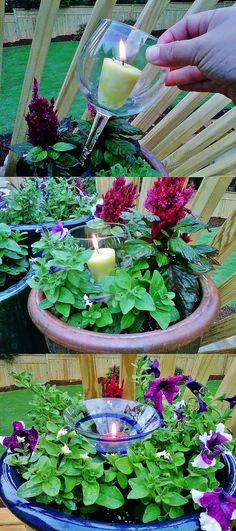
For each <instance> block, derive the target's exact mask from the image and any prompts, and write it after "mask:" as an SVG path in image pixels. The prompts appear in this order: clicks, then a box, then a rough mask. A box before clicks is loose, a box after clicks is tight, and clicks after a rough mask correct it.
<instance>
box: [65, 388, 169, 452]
mask: <svg viewBox="0 0 236 531" xmlns="http://www.w3.org/2000/svg"><path fill="white" fill-rule="evenodd" d="M64 419H65V421H66V423H67V424H68V426H70V427H71V428H72V429H74V430H75V431H76V432H77V433H78V434H80V435H81V436H82V437H84V438H85V439H86V440H87V441H88V442H90V444H92V446H94V447H95V448H96V450H97V451H98V452H99V453H100V454H102V455H105V454H109V453H120V454H121V455H123V454H125V453H126V452H127V449H128V447H129V446H130V444H132V443H134V442H138V441H142V440H144V439H145V438H146V437H148V436H149V435H151V433H153V432H154V431H156V430H157V429H159V428H161V427H162V426H163V419H162V416H161V415H160V414H159V413H158V412H157V411H156V410H155V409H154V408H153V407H151V406H147V405H146V404H141V403H139V402H136V401H131V400H124V399H121V398H95V399H90V400H84V402H83V407H82V408H81V409H80V410H76V409H75V408H74V407H73V406H71V407H69V408H68V409H66V411H65V412H64Z"/></svg>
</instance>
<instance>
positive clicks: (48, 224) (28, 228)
mask: <svg viewBox="0 0 236 531" xmlns="http://www.w3.org/2000/svg"><path fill="white" fill-rule="evenodd" d="M91 219H93V216H92V214H91V216H82V217H81V218H74V219H65V220H64V221H61V220H57V221H49V222H46V223H29V224H25V225H23V224H19V225H14V224H13V225H10V228H11V229H12V230H20V231H25V232H29V233H31V232H35V231H36V230H40V229H51V228H52V227H54V226H55V225H56V224H57V223H58V221H59V222H60V223H62V224H65V225H67V227H71V226H74V225H76V224H77V225H81V224H86V223H87V221H90V220H91Z"/></svg>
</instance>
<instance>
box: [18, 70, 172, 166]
mask: <svg viewBox="0 0 236 531" xmlns="http://www.w3.org/2000/svg"><path fill="white" fill-rule="evenodd" d="M38 90H39V86H38V83H37V81H36V80H35V81H34V85H33V96H32V100H31V102H30V105H29V112H28V114H27V115H26V122H27V125H28V142H27V143H24V144H16V145H12V146H10V149H11V150H12V151H14V153H16V154H17V155H18V156H19V157H21V158H20V161H19V162H18V165H17V174H18V175H29V176H31V175H38V176H44V175H49V176H52V175H53V176H56V177H58V176H63V177H64V176H67V177H69V176H71V175H75V176H77V175H82V174H85V175H87V174H89V175H93V176H94V175H98V176H105V175H107V172H108V175H109V176H117V175H122V176H126V175H131V176H133V177H134V176H141V177H145V176H148V177H150V176H152V175H154V176H156V175H163V176H165V175H167V174H166V170H165V168H164V166H163V164H162V163H161V162H160V161H159V160H158V159H157V158H156V157H155V156H154V155H153V154H152V153H150V152H149V151H148V150H147V149H145V148H142V147H141V146H140V144H139V142H138V140H136V138H134V137H137V136H140V135H142V134H143V132H142V131H141V130H140V129H138V128H137V127H133V126H132V125H131V124H130V123H129V122H128V121H126V120H124V119H111V120H109V122H108V124H107V126H106V128H105V129H104V131H103V133H102V135H101V136H100V138H99V140H98V142H97V144H96V146H95V148H94V150H93V152H92V154H91V155H90V156H89V157H88V159H87V161H86V165H85V166H83V167H81V166H80V165H79V158H80V155H81V153H82V149H83V146H84V144H85V142H86V140H87V137H88V135H89V133H90V130H91V127H92V124H93V119H94V112H93V108H92V107H91V105H89V111H88V113H87V112H86V113H85V115H84V119H81V120H77V121H75V120H73V119H72V118H71V117H66V118H64V119H63V120H62V121H61V122H59V120H58V118H57V111H56V110H55V109H54V100H53V99H52V100H51V101H50V102H49V101H48V100H47V99H46V98H43V97H40V96H39V95H38Z"/></svg>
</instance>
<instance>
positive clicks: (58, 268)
mask: <svg viewBox="0 0 236 531" xmlns="http://www.w3.org/2000/svg"><path fill="white" fill-rule="evenodd" d="M64 269H65V268H64V267H62V266H51V267H50V268H49V270H48V274H49V275H54V273H59V271H64Z"/></svg>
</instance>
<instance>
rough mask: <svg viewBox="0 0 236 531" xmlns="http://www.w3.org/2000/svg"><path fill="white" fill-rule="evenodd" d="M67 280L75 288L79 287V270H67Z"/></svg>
mask: <svg viewBox="0 0 236 531" xmlns="http://www.w3.org/2000/svg"><path fill="white" fill-rule="evenodd" d="M68 280H69V282H70V283H71V284H72V286H74V287H75V288H80V287H81V273H80V272H79V271H69V272H68Z"/></svg>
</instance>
